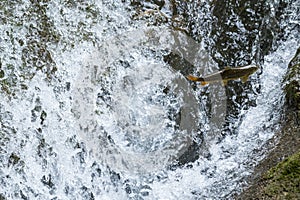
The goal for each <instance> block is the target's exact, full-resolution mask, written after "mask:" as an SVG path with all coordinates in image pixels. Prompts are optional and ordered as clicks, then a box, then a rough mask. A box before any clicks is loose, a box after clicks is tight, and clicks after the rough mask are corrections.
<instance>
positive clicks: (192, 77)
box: [187, 75, 208, 86]
mask: <svg viewBox="0 0 300 200" xmlns="http://www.w3.org/2000/svg"><path fill="white" fill-rule="evenodd" d="M187 79H189V80H190V81H197V82H200V84H201V85H202V86H204V85H207V84H208V82H206V81H205V80H204V79H203V78H201V77H196V76H192V75H188V76H187Z"/></svg>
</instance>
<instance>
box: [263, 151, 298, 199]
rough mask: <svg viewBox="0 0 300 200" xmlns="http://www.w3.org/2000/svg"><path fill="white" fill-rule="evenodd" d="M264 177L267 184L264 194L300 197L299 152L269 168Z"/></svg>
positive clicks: (291, 197) (277, 196)
mask: <svg viewBox="0 0 300 200" xmlns="http://www.w3.org/2000/svg"><path fill="white" fill-rule="evenodd" d="M264 179H266V180H268V184H267V185H266V186H265V188H264V194H265V195H266V196H268V197H271V198H274V199H297V198H299V197H300V152H298V153H296V154H294V155H292V156H290V157H289V158H287V159H285V160H284V161H282V162H280V163H279V164H277V165H276V166H275V167H273V168H271V169H270V170H269V171H268V172H267V173H266V175H265V176H264Z"/></svg>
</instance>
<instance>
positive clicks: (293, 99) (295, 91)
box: [284, 48, 300, 117]
mask: <svg viewBox="0 0 300 200" xmlns="http://www.w3.org/2000/svg"><path fill="white" fill-rule="evenodd" d="M284 84H285V87H284V91H285V94H286V102H287V105H288V106H289V108H291V109H296V111H297V113H298V117H300V115H299V111H300V48H298V50H297V53H296V55H295V56H294V58H293V59H292V60H291V62H290V64H289V68H288V71H287V74H286V76H285V78H284Z"/></svg>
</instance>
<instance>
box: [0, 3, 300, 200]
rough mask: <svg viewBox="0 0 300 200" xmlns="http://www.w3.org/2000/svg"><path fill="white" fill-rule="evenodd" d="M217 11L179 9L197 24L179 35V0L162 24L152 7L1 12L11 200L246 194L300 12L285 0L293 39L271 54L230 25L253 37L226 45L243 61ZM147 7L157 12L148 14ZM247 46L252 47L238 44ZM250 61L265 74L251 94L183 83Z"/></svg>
mask: <svg viewBox="0 0 300 200" xmlns="http://www.w3.org/2000/svg"><path fill="white" fill-rule="evenodd" d="M211 3H212V2H206V1H197V2H194V3H190V4H185V3H184V2H182V4H180V5H179V6H178V9H177V14H178V15H179V16H180V15H181V14H182V15H184V14H186V13H184V12H185V8H186V7H188V8H190V13H188V14H189V15H188V16H189V20H190V21H191V22H192V23H190V24H189V25H187V26H185V25H184V23H182V24H180V23H179V24H178V26H177V25H176V27H175V26H174V25H173V24H172V23H171V22H170V18H171V17H172V10H171V7H172V3H171V2H168V1H166V2H165V4H164V5H163V6H162V8H161V12H163V14H161V13H159V12H157V11H155V8H156V6H157V5H158V4H154V3H152V1H150V2H142V3H141V4H138V3H137V4H134V3H133V1H132V2H131V3H129V2H119V1H118V2H110V1H91V2H88V3H82V2H76V1H43V2H35V1H25V0H24V1H19V2H18V3H8V2H6V3H5V2H2V3H0V11H1V12H0V17H1V18H0V19H1V22H2V23H1V25H0V31H1V36H0V52H1V57H0V70H1V71H0V83H1V84H0V86H1V93H0V98H1V102H0V144H1V145H0V161H1V162H0V177H1V181H0V186H1V187H0V199H2V198H3V199H205V198H208V199H220V198H229V197H230V196H231V195H233V194H234V193H236V192H240V191H241V189H242V187H243V186H245V185H246V178H247V176H248V175H250V174H251V172H252V170H253V169H254V166H255V165H256V164H257V163H258V162H259V161H260V160H261V159H262V158H263V157H264V156H265V154H266V152H264V151H265V150H264V149H263V148H262V147H263V146H264V145H265V143H266V142H267V141H268V139H270V138H272V137H273V136H274V134H276V131H278V130H279V125H278V124H279V123H278V122H279V117H280V112H281V107H282V105H283V101H284V98H283V92H282V90H281V88H282V85H281V80H282V77H283V76H284V74H285V71H286V68H287V65H288V63H289V61H290V59H291V58H292V57H293V55H294V53H295V51H296V49H297V48H298V47H299V44H300V41H299V37H298V35H299V29H297V27H298V28H299V16H298V15H297V14H298V13H299V7H300V5H299V2H297V1H287V2H286V4H287V5H286V8H285V9H283V10H284V12H285V13H283V15H282V16H283V17H282V18H281V21H280V23H279V22H276V23H275V22H274V23H275V24H276V25H278V28H279V29H280V28H281V29H284V31H283V32H282V33H281V34H279V33H278V34H277V33H276V30H272V31H273V32H272V33H273V36H274V38H273V40H272V41H271V43H272V45H270V46H268V48H269V51H268V53H265V54H264V49H263V48H262V44H264V45H269V43H268V41H266V40H265V38H263V36H264V35H263V34H264V33H263V31H262V30H260V29H257V30H259V31H258V32H255V31H254V32H251V31H250V33H251V34H252V33H254V34H257V35H256V37H253V35H251V34H250V33H249V30H248V28H247V27H243V26H245V22H244V21H243V18H242V17H241V18H240V19H239V18H238V17H237V18H235V19H231V18H230V19H229V21H228V26H229V27H230V26H231V25H230V23H234V24H235V25H237V27H239V28H238V30H242V31H243V30H244V32H241V33H240V35H231V36H228V37H229V38H232V39H233V40H235V39H236V40H235V42H236V43H234V42H233V43H234V44H236V46H235V47H234V48H233V47H232V46H228V47H226V48H228V51H231V50H232V51H233V50H236V49H239V48H241V50H240V52H241V53H240V54H239V58H237V59H236V60H234V59H232V58H231V57H230V56H231V55H230V53H226V52H227V51H225V50H224V51H220V50H218V49H217V48H216V45H217V43H218V40H217V39H216V38H218V37H216V35H218V34H219V32H217V33H216V31H215V30H214V27H213V25H214V26H216V27H218V26H217V23H216V21H217V20H215V16H216V15H215V13H214V12H217V11H216V8H217V7H215V10H214V9H213V4H211ZM273 3H274V5H275V6H273V7H272V6H270V13H273V14H274V16H275V15H276V14H277V13H276V12H275V11H276V9H277V8H278V7H279V6H277V7H276V5H279V2H276V1H274V2H273ZM270 4H271V2H270ZM267 5H269V4H267ZM173 6H174V5H173ZM230 6H231V5H229V8H231V7H230ZM232 7H234V6H232ZM197 8H199V10H197ZM139 9H140V10H141V12H140V13H139V12H137V10H139ZM148 9H152V10H153V9H154V12H153V13H151V12H150V11H149V12H148V14H147V12H146V14H145V16H144V15H142V14H141V13H143V12H144V11H147V10H148ZM272 9H273V10H272ZM213 10H214V12H213ZM173 11H174V10H173ZM196 11H197V12H196ZM136 12H137V13H138V14H140V15H138V14H137V13H136ZM232 12H233V13H234V12H235V10H234V9H232ZM247 12H249V13H253V12H252V11H251V10H248V11H247ZM149 13H150V14H149ZM195 13H197V15H195ZM173 14H174V13H173ZM175 14H176V13H175ZM253 16H256V15H255V14H253ZM274 16H273V18H272V15H271V16H270V18H265V19H264V20H265V21H264V23H267V22H268V24H272V23H273V22H272V20H274V19H275V17H274ZM297 16H298V18H297ZM256 17H259V16H256ZM167 19H168V20H167ZM156 20H157V21H156ZM183 21H184V20H183ZM254 21H255V20H254ZM269 21H271V22H269ZM156 22H157V23H156ZM212 22H214V23H212ZM184 28H186V30H192V34H190V35H188V34H186V32H185V31H183V29H184ZM201 28H202V29H201ZM184 30H185V29H184ZM247 31H248V32H247ZM222 34H223V33H222ZM222 34H221V35H222ZM276 34H277V35H276ZM249 35H251V37H253V38H254V39H253V40H254V41H252V43H251V42H249V44H248V43H247V45H248V46H247V45H246V39H245V46H239V44H240V43H239V42H240V41H239V40H243V38H247V36H249ZM275 36H277V37H278V38H277V37H275ZM247 42H248V41H247ZM221 43H222V42H221ZM251 45H253V46H251ZM250 46H251V48H250ZM224 48H225V47H224ZM230 48H232V49H230ZM248 48H249V49H248ZM260 48H261V49H260ZM232 51H231V52H232ZM249 52H250V53H249ZM232 53H233V52H232ZM248 54H250V56H249V55H248ZM258 54H259V55H258ZM245 55H247V56H248V57H247V56H245ZM176 56H178V57H179V60H176V59H177V57H176ZM250 58H251V59H252V58H253V59H254V58H255V59H256V60H255V61H252V62H254V63H256V64H259V65H260V67H261V69H260V71H261V74H259V73H256V74H254V75H253V76H252V77H251V78H250V79H249V82H247V83H246V84H243V85H242V83H240V82H238V81H233V82H232V83H230V84H229V85H228V86H226V87H223V86H222V85H218V84H216V85H209V86H207V87H200V86H198V85H196V84H194V83H191V82H188V81H187V80H186V78H185V75H186V74H188V73H191V74H197V73H198V74H197V75H200V74H208V73H211V72H213V71H217V70H219V69H222V67H223V64H224V65H242V64H250V63H249V62H250V60H251V59H250ZM226 59H227V60H229V61H228V62H227V63H226V61H225V60H226ZM166 60H167V61H166ZM239 91H240V92H239ZM251 102H252V103H251ZM253 102H254V103H253Z"/></svg>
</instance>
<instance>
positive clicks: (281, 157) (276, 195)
mask: <svg viewBox="0 0 300 200" xmlns="http://www.w3.org/2000/svg"><path fill="white" fill-rule="evenodd" d="M283 83H284V85H285V86H284V91H285V94H286V103H285V111H284V114H283V120H282V121H283V122H282V128H281V131H279V132H278V133H277V134H276V136H275V137H276V138H275V139H276V140H278V142H277V143H276V141H275V139H274V140H273V141H270V142H271V143H273V146H275V144H274V143H276V146H275V148H274V149H272V150H271V151H270V152H269V154H268V156H267V157H266V158H265V159H264V160H263V161H262V162H261V163H260V164H259V165H258V166H257V167H256V169H255V171H254V173H253V175H252V176H251V177H250V183H251V184H250V186H249V187H248V188H247V189H246V190H245V191H244V192H243V193H242V194H240V195H239V196H238V197H236V199H261V198H263V199H299V197H300V190H299V180H300V165H299V163H300V151H299V149H300V123H299V112H300V95H299V94H300V90H299V89H300V87H299V86H300V48H298V51H297V52H296V55H295V56H294V58H293V59H292V60H291V62H290V63H289V67H288V71H287V74H286V76H285V78H284V82H283Z"/></svg>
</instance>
